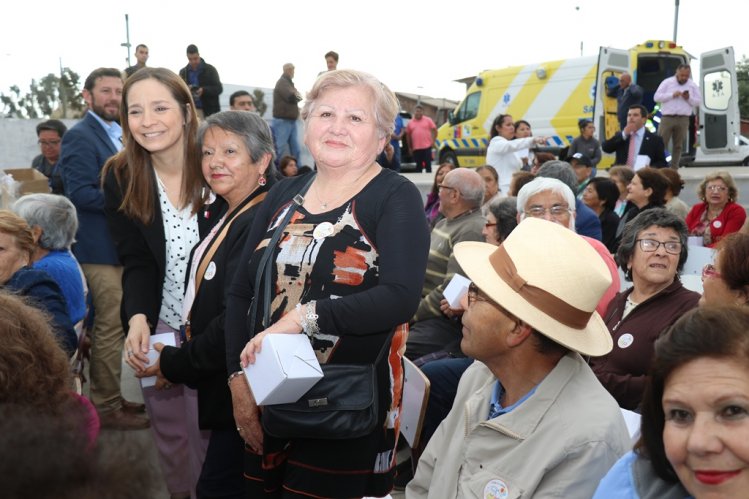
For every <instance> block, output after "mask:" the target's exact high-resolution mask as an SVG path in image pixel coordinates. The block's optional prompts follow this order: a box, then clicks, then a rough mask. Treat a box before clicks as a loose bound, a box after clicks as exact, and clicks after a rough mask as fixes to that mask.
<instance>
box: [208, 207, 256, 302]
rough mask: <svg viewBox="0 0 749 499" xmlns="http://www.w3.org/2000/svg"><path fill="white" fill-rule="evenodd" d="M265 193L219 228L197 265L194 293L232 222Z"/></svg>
mask: <svg viewBox="0 0 749 499" xmlns="http://www.w3.org/2000/svg"><path fill="white" fill-rule="evenodd" d="M267 194H268V193H267V192H263V193H261V194H259V195H258V196H257V197H256V198H255V199H253V200H252V201H250V202H249V203H247V204H246V205H244V206H243V207H242V208H240V209H239V211H237V213H236V214H235V215H234V216H233V217H231V219H230V220H228V221H227V222H226V223H225V224H224V226H223V227H222V228H221V232H219V234H218V235H217V236H216V238H215V239H214V240H213V241H212V242H211V245H210V246H209V247H208V251H206V253H205V255H203V258H201V260H200V265H198V271H197V273H196V274H195V293H196V294H197V292H198V289H200V283H202V282H203V276H204V275H205V269H206V268H207V267H208V264H209V263H210V261H211V260H212V259H213V255H215V254H216V251H218V248H219V247H220V246H221V243H222V242H223V241H224V239H225V238H226V235H227V234H228V233H229V229H230V228H231V225H232V224H233V223H234V220H236V219H237V218H239V216H240V215H241V214H242V213H244V212H246V211H247V210H249V209H250V208H252V207H253V206H255V205H257V204H259V203H260V202H261V201H262V200H263V199H265V196H266V195H267Z"/></svg>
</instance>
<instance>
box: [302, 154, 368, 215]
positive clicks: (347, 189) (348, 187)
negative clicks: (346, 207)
mask: <svg viewBox="0 0 749 499" xmlns="http://www.w3.org/2000/svg"><path fill="white" fill-rule="evenodd" d="M375 164H376V163H372V165H375ZM372 165H370V166H368V167H367V168H365V169H364V171H363V172H362V173H361V175H359V176H358V177H356V178H355V179H354V181H353V182H351V183H350V184H347V185H344V186H343V187H341V189H340V190H339V191H338V194H337V195H336V196H334V197H333V198H332V199H330V200H329V201H323V200H322V198H321V197H320V192H319V191H320V186H319V184H318V183H317V181H315V197H316V198H317V201H318V202H319V203H320V208H322V209H323V210H327V209H328V205H330V204H332V203H334V202H336V201H338V200H339V199H341V198H342V197H343V196H345V195H346V194H347V193H348V192H350V191H351V188H352V187H354V186H356V185H357V184H358V183H359V181H360V180H361V179H362V178H364V176H365V175H366V174H367V173H369V170H370V169H371V168H372Z"/></svg>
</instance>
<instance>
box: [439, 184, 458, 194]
mask: <svg viewBox="0 0 749 499" xmlns="http://www.w3.org/2000/svg"><path fill="white" fill-rule="evenodd" d="M437 187H439V188H440V189H450V190H451V191H455V192H457V193H458V194H460V190H458V188H457V187H450V186H449V185H445V184H439V185H438V186H437Z"/></svg>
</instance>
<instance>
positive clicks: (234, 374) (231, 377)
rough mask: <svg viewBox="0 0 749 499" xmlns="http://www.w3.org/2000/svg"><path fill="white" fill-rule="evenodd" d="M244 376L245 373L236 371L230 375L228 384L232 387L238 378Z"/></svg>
mask: <svg viewBox="0 0 749 499" xmlns="http://www.w3.org/2000/svg"><path fill="white" fill-rule="evenodd" d="M243 374H244V371H234V372H233V373H231V374H230V375H229V378H228V379H227V380H226V383H227V384H228V385H229V386H231V381H232V380H233V379H234V378H236V377H237V376H241V375H243Z"/></svg>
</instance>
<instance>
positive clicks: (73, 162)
mask: <svg viewBox="0 0 749 499" xmlns="http://www.w3.org/2000/svg"><path fill="white" fill-rule="evenodd" d="M83 99H84V100H85V101H86V104H87V105H88V111H87V112H86V115H85V117H84V118H83V119H82V120H81V121H80V122H78V123H77V124H76V125H75V126H74V127H73V128H71V129H70V130H69V131H68V133H66V134H65V136H64V137H63V140H62V151H61V153H60V163H59V168H60V174H61V176H62V181H63V185H64V189H65V195H66V196H67V197H68V198H69V199H70V201H72V203H73V205H75V209H76V213H77V215H78V222H79V229H78V233H77V234H76V243H75V244H74V245H73V254H74V255H75V257H76V258H77V259H78V262H79V263H80V264H81V267H82V268H83V273H84V274H85V276H86V281H87V282H88V288H89V292H90V294H91V297H92V299H93V305H94V310H95V315H94V324H93V330H92V341H91V369H90V376H91V401H92V402H93V403H94V405H95V406H96V409H97V411H98V412H99V417H100V419H101V425H102V427H103V428H114V429H121V430H134V429H142V428H147V427H148V426H149V422H148V419H147V418H145V417H144V416H140V415H137V414H136V413H137V412H143V411H144V410H145V408H144V407H143V406H142V404H134V403H132V402H127V401H126V400H124V399H123V398H122V392H121V390H120V375H121V373H122V367H121V366H122V345H123V338H124V334H123V331H122V326H121V324H120V319H119V309H120V301H121V300H122V282H121V279H122V267H121V266H120V262H119V259H118V257H117V251H116V250H115V247H114V242H113V241H112V237H111V236H110V234H109V229H108V228H107V221H106V218H105V217H104V194H103V192H102V190H101V187H100V173H101V169H102V167H103V166H104V163H105V162H106V161H107V159H109V157H111V156H112V155H114V154H116V153H117V151H119V150H120V149H121V148H122V143H121V137H122V128H121V127H120V125H119V123H118V120H119V113H120V104H121V102H122V76H121V73H120V70H119V69H115V68H99V69H96V70H94V71H93V72H92V73H91V74H90V75H88V77H87V78H86V82H85V83H84V87H83Z"/></svg>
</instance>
